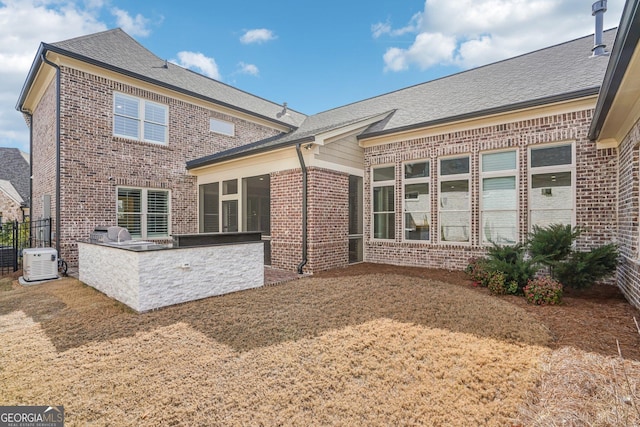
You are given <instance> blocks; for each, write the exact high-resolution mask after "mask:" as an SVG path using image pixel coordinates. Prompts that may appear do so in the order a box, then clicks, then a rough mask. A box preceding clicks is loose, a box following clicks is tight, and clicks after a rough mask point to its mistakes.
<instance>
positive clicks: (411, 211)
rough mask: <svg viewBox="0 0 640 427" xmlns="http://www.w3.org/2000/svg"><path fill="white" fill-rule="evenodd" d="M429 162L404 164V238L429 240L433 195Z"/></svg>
mask: <svg viewBox="0 0 640 427" xmlns="http://www.w3.org/2000/svg"><path fill="white" fill-rule="evenodd" d="M429 177H430V170H429V162H427V161H419V162H412V163H405V164H404V238H405V240H426V241H428V240H429V237H430V234H429V232H430V224H431V218H430V216H431V197H430V196H429V186H430V185H431V181H430V178H429Z"/></svg>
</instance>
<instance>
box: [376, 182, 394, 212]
mask: <svg viewBox="0 0 640 427" xmlns="http://www.w3.org/2000/svg"><path fill="white" fill-rule="evenodd" d="M393 193H394V191H393V186H391V185H388V186H384V187H374V188H373V211H374V212H393V211H395V201H394V195H393Z"/></svg>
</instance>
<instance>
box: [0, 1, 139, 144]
mask: <svg viewBox="0 0 640 427" xmlns="http://www.w3.org/2000/svg"><path fill="white" fill-rule="evenodd" d="M108 4H109V0H84V1H74V0H2V1H0V64H2V66H1V67H0V146H16V147H19V148H21V149H22V150H28V149H29V146H28V144H29V131H28V129H27V127H26V125H25V123H24V120H23V118H22V117H21V114H20V113H18V112H17V111H16V110H15V105H16V102H17V101H18V96H19V94H20V89H21V88H22V85H23V83H24V81H25V79H26V77H27V73H28V72H29V68H30V67H31V64H32V63H33V60H34V57H35V54H36V52H37V50H38V46H39V45H40V42H46V43H54V42H57V41H61V40H66V39H70V38H73V37H78V36H82V35H85V34H90V33H95V32H98V31H104V30H106V29H107V28H108V27H109V26H111V27H112V26H113V23H109V24H108V23H106V22H103V21H102V20H101V19H100V16H101V14H103V13H104V12H107V14H106V15H107V16H108V12H109V11H108V9H106V8H107V7H108ZM136 19H138V18H134V19H132V22H136ZM143 20H144V19H143V18H142V17H141V18H139V19H138V21H139V22H142V21H143Z"/></svg>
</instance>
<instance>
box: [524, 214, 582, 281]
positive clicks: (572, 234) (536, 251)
mask: <svg viewBox="0 0 640 427" xmlns="http://www.w3.org/2000/svg"><path fill="white" fill-rule="evenodd" d="M581 233H582V229H580V228H578V227H575V228H571V226H570V225H562V224H551V225H550V226H548V227H544V228H543V227H538V226H537V225H534V226H533V232H532V233H531V234H529V242H528V246H529V253H530V254H531V256H532V257H533V258H537V259H538V260H539V261H540V263H541V264H544V265H547V266H549V267H550V268H551V270H552V272H553V268H554V266H555V264H556V263H558V262H560V261H562V260H563V259H565V258H567V256H569V254H570V253H571V247H572V245H573V242H574V240H575V239H577V238H578V237H579V236H580V234H581Z"/></svg>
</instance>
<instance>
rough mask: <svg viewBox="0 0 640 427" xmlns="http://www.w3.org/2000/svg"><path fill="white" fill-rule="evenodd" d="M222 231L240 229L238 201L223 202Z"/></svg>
mask: <svg viewBox="0 0 640 427" xmlns="http://www.w3.org/2000/svg"><path fill="white" fill-rule="evenodd" d="M222 231H223V232H225V233H227V232H229V233H231V232H236V231H238V201H237V200H224V201H223V202H222Z"/></svg>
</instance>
